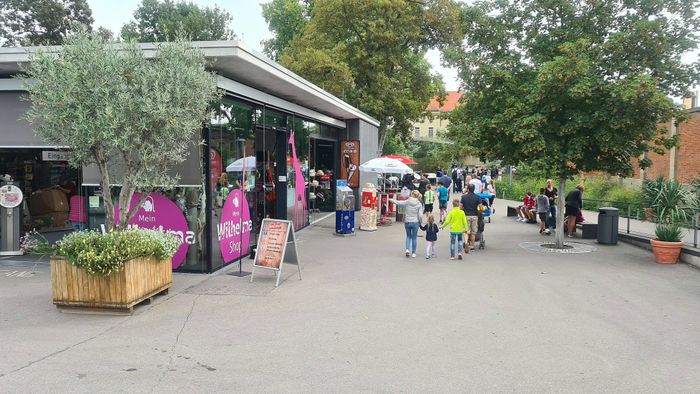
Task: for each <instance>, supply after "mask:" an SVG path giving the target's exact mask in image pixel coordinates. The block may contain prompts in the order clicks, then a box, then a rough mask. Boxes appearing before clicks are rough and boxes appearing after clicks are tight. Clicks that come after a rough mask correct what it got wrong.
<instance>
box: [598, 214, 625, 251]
mask: <svg viewBox="0 0 700 394" xmlns="http://www.w3.org/2000/svg"><path fill="white" fill-rule="evenodd" d="M619 220H620V211H619V210H618V209H617V208H610V207H606V208H600V209H599V210H598V243H599V244H606V245H616V244H617V229H618V223H619Z"/></svg>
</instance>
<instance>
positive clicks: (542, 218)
mask: <svg viewBox="0 0 700 394" xmlns="http://www.w3.org/2000/svg"><path fill="white" fill-rule="evenodd" d="M547 215H548V214H547V212H544V213H538V214H537V216H539V217H540V221H541V222H542V223H547Z"/></svg>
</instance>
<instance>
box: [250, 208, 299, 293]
mask: <svg viewBox="0 0 700 394" xmlns="http://www.w3.org/2000/svg"><path fill="white" fill-rule="evenodd" d="M290 244H291V245H290ZM298 256H299V255H298V254H297V244H296V238H295V236H294V226H293V225H292V222H291V221H290V220H279V219H263V221H262V225H261V226H260V235H258V247H257V252H256V253H255V261H254V262H253V273H252V275H251V276H250V281H251V282H252V281H253V278H254V277H255V269H256V268H262V269H269V270H273V271H275V273H276V275H277V281H276V283H275V287H277V286H279V284H280V278H281V277H282V267H283V266H284V264H285V263H287V264H296V266H297V270H298V271H299V279H301V264H300V263H299V257H298Z"/></svg>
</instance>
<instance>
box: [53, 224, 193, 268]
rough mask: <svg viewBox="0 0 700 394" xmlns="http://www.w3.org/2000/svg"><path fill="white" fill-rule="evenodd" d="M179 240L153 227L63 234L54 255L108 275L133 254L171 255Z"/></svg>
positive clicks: (134, 256) (175, 249)
mask: <svg viewBox="0 0 700 394" xmlns="http://www.w3.org/2000/svg"><path fill="white" fill-rule="evenodd" d="M180 243H181V241H180V238H179V237H177V236H176V235H173V234H167V233H163V232H160V231H156V230H146V229H129V230H124V231H112V232H109V233H106V234H102V233H100V232H97V231H80V232H74V233H70V234H68V235H66V236H65V237H63V239H62V240H61V241H59V242H58V243H57V244H56V254H57V255H58V256H62V257H65V258H66V260H68V262H69V263H71V264H73V265H75V266H76V267H79V268H82V269H84V270H85V271H86V272H87V273H88V274H90V275H99V276H108V275H110V274H111V273H113V272H118V271H120V270H121V269H122V268H123V267H124V263H126V262H127V261H129V260H131V259H134V258H136V257H151V256H153V257H155V258H157V259H159V260H162V259H166V258H168V257H172V256H173V255H174V254H175V252H177V250H178V248H179V247H180Z"/></svg>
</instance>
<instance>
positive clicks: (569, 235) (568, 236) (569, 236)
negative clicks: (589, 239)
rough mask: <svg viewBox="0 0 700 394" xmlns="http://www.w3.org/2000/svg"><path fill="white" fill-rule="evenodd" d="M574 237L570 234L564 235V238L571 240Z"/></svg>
mask: <svg viewBox="0 0 700 394" xmlns="http://www.w3.org/2000/svg"><path fill="white" fill-rule="evenodd" d="M573 237H574V236H573V235H572V234H566V238H573Z"/></svg>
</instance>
